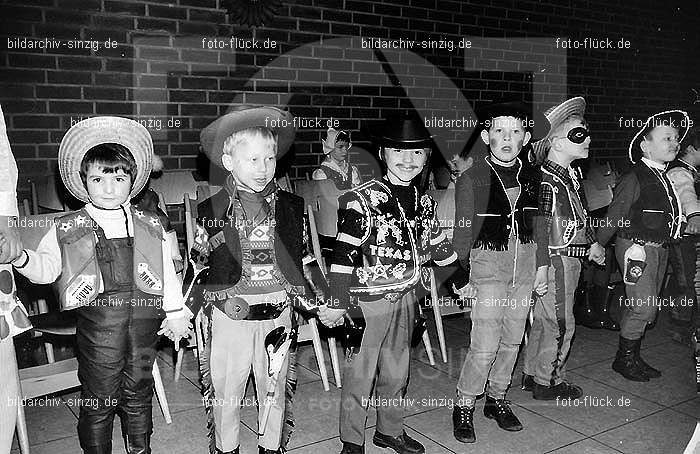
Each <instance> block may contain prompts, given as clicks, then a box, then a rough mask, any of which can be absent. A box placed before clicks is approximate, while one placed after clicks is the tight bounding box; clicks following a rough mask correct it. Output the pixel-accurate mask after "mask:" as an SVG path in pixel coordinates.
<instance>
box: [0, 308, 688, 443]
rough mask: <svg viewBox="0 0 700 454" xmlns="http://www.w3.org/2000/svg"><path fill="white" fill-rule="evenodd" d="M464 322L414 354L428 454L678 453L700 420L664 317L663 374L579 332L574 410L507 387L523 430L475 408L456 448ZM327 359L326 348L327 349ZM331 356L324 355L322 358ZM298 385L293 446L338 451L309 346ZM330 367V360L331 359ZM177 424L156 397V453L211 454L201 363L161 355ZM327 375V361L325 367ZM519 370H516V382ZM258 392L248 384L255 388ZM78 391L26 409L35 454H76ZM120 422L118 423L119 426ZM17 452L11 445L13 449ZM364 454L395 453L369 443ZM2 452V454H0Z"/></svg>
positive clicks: (660, 331) (411, 393)
mask: <svg viewBox="0 0 700 454" xmlns="http://www.w3.org/2000/svg"><path fill="white" fill-rule="evenodd" d="M466 323H467V321H466V319H465V318H464V317H462V316H453V317H450V318H447V319H445V332H446V337H447V345H448V362H447V363H443V362H442V361H441V360H440V354H439V351H438V349H437V345H438V343H437V338H436V336H435V330H434V328H431V335H432V339H433V346H434V353H435V357H436V360H437V361H438V362H437V364H436V365H435V366H431V365H430V364H429V361H428V359H427V355H426V354H425V350H424V349H423V348H422V346H421V347H419V348H417V349H416V350H415V351H414V358H413V360H412V364H411V383H410V385H409V390H408V395H407V398H414V399H415V404H414V405H412V406H410V407H409V408H407V412H406V420H405V422H406V427H407V431H408V433H409V434H410V435H411V436H413V437H415V438H416V439H418V440H420V441H421V442H422V443H423V444H424V445H425V447H426V452H427V453H429V454H437V453H549V452H551V453H577V454H578V453H615V452H624V453H644V454H653V453H663V454H667V453H681V452H683V449H684V448H685V446H686V444H687V443H688V441H689V440H690V437H691V435H692V433H693V430H694V429H695V425H696V423H697V422H698V420H699V419H700V397H699V396H698V395H697V394H696V393H695V388H694V369H693V367H692V363H691V356H690V355H691V352H690V348H689V347H683V346H681V345H679V344H676V343H674V342H671V341H670V340H669V337H668V333H667V330H666V324H665V317H663V315H662V317H660V321H659V323H658V324H657V326H656V327H655V328H654V329H653V330H652V331H650V332H649V333H648V335H647V336H646V339H645V342H644V350H643V354H644V356H645V358H646V359H647V361H648V362H649V363H651V364H653V365H655V366H658V367H661V368H662V369H663V371H664V375H663V377H662V378H660V379H658V380H654V381H651V382H649V383H642V384H635V383H633V382H630V381H627V380H625V379H623V378H622V377H620V376H619V375H617V374H615V373H614V372H612V370H611V369H610V363H611V361H612V358H613V357H614V355H615V350H616V347H617V333H613V332H608V331H594V330H589V329H586V328H582V327H578V328H577V334H576V338H575V340H574V345H573V348H572V353H571V357H570V359H569V363H568V364H569V371H570V374H569V380H570V381H572V382H575V383H577V384H579V385H580V386H582V388H583V389H584V392H585V396H586V400H582V401H580V402H578V405H567V406H564V405H563V403H562V402H559V403H557V402H556V401H553V402H542V401H535V400H533V399H532V398H531V396H530V395H528V394H526V393H524V392H523V391H521V390H520V389H519V387H517V386H516V387H514V388H513V389H511V390H510V392H509V394H508V397H509V399H511V400H512V402H513V405H514V410H515V412H516V414H517V415H518V416H519V417H520V419H521V420H522V422H523V425H524V426H525V429H524V430H523V431H521V432H517V433H508V432H504V431H502V430H500V429H499V428H498V427H497V426H496V424H495V423H494V422H493V421H491V420H488V419H486V418H485V417H484V416H483V414H482V413H481V405H482V403H481V401H480V402H479V403H478V404H477V412H476V413H475V425H476V430H477V437H478V441H477V442H476V443H475V444H473V445H465V444H461V443H459V442H457V441H456V440H455V439H454V438H453V436H452V426H451V410H450V409H449V408H445V404H446V403H448V402H449V401H450V399H451V398H452V397H453V394H454V388H455V384H456V381H457V378H458V377H459V373H460V370H461V366H462V361H463V359H464V356H465V351H466V347H467V345H468V338H467V328H466V326H467V325H466ZM326 353H327V352H326ZM326 358H328V355H327V354H326ZM299 362H300V373H299V387H298V390H297V394H296V403H295V413H296V415H297V430H296V432H295V433H294V435H293V436H292V439H291V442H290V446H289V449H290V451H289V452H291V453H295V454H303V453H309V454H312V453H313V454H316V453H324V454H325V453H338V452H339V451H340V447H341V443H340V441H339V438H338V408H339V397H340V390H338V389H337V388H335V387H333V386H332V387H331V391H330V392H324V391H323V387H322V384H321V379H320V377H319V375H318V373H317V368H316V365H315V363H314V355H313V350H312V348H311V346H310V345H306V346H303V347H301V351H300V361H299ZM326 362H327V363H328V359H326ZM159 364H160V365H161V371H162V374H163V378H164V381H165V387H166V392H167V395H168V401H169V404H170V409H171V412H172V417H173V423H172V424H171V425H166V424H165V421H164V419H163V417H162V415H161V414H160V411H159V409H158V406H157V405H158V404H157V403H156V402H155V401H154V424H155V429H154V431H155V432H154V436H153V442H152V446H153V452H154V453H155V454H161V453H163V454H191V453H200V454H204V453H205V452H206V447H207V440H206V431H205V417H204V410H203V408H202V406H201V397H200V394H199V390H198V387H197V382H198V373H197V369H196V361H195V359H194V356H193V355H192V354H191V353H188V354H187V355H186V363H185V365H184V367H183V377H182V378H181V379H180V381H179V382H177V383H175V382H174V381H173V377H172V375H173V368H172V359H171V358H170V356H169V352H167V350H166V351H164V352H161V357H160V359H159ZM328 367H329V370H330V364H328ZM520 370H521V365H520V364H519V365H518V366H517V367H516V375H515V377H516V384H519V382H520ZM251 389H252V386H250V387H249V391H251ZM76 396H77V394H76V393H75V392H73V393H68V394H63V395H61V396H59V397H60V399H61V400H55V399H54V400H52V401H51V402H53V403H54V405H53V406H50V407H43V408H39V407H34V408H27V422H28V426H29V437H30V441H31V443H32V448H31V452H32V454H63V453H66V454H78V453H80V449H79V446H78V440H77V436H76V434H75V425H76V421H77V420H76V414H77V408H75V407H74V406H72V405H69V404H70V403H71V398H75V397H76ZM255 419H256V417H255V411H254V409H253V408H248V409H245V410H244V411H243V424H244V428H243V429H242V434H243V435H242V442H241V444H242V449H241V452H242V453H244V454H248V453H257V450H256V449H255V447H256V444H257V442H256V438H255V435H254V428H255V426H256V422H255ZM375 421H376V417H375V414H374V411H373V410H371V411H370V415H369V418H368V420H367V431H366V438H367V439H368V440H371V437H372V434H373V433H374V424H375ZM116 426H118V424H116ZM114 446H115V448H114V449H115V452H123V448H122V446H123V445H122V441H121V436H120V434H119V431H118V429H116V428H115V431H114ZM18 452H19V451H18V450H17V449H16V446H15V449H13V451H12V453H13V454H14V453H18ZM367 452H368V453H387V454H388V453H390V452H393V451H390V450H385V449H379V448H376V447H375V446H373V445H372V444H371V441H370V442H369V443H368V446H367ZM0 454H2V453H0Z"/></svg>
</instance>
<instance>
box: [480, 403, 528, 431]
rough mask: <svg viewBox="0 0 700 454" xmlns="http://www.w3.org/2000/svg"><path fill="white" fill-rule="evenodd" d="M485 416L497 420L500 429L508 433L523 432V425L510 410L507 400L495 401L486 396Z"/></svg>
mask: <svg viewBox="0 0 700 454" xmlns="http://www.w3.org/2000/svg"><path fill="white" fill-rule="evenodd" d="M484 416H486V417H487V418H489V419H495V420H496V423H498V427H500V428H501V429H503V430H507V431H508V432H517V431H519V430H523V425H522V424H521V423H520V420H519V419H518V417H517V416H515V415H514V414H513V410H511V408H510V402H508V401H507V400H505V399H494V398H493V397H490V396H486V403H485V404H484Z"/></svg>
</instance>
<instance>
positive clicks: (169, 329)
mask: <svg viewBox="0 0 700 454" xmlns="http://www.w3.org/2000/svg"><path fill="white" fill-rule="evenodd" d="M191 329H192V325H191V324H190V321H189V320H188V319H187V318H186V317H179V318H175V319H165V320H163V323H162V324H161V325H160V330H159V331H158V334H162V335H165V336H166V337H167V338H168V339H170V340H171V341H173V342H174V343H175V349H176V350H178V349H179V346H180V340H181V339H182V338H188V337H190V331H191Z"/></svg>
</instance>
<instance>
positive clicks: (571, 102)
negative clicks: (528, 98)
mask: <svg viewBox="0 0 700 454" xmlns="http://www.w3.org/2000/svg"><path fill="white" fill-rule="evenodd" d="M585 113H586V100H585V99H583V98H582V97H581V96H577V97H575V98H571V99H567V100H566V101H564V102H563V103H561V104H559V105H556V106H554V107H550V108H549V109H547V110H546V111H545V112H544V116H545V117H546V119H547V122H548V123H549V131H548V132H547V134H546V135H545V136H544V137H542V139H540V140H538V141H536V142H534V143H533V144H532V149H533V151H534V154H535V161H536V162H538V163H541V162H542V161H544V158H545V157H546V155H547V151H548V150H549V146H550V143H549V139H551V137H552V132H554V130H556V129H557V128H558V127H559V126H560V125H561V124H562V123H563V122H564V120H566V119H567V118H569V116H571V115H574V114H575V115H579V116H580V117H582V118H583V116H584V114H585Z"/></svg>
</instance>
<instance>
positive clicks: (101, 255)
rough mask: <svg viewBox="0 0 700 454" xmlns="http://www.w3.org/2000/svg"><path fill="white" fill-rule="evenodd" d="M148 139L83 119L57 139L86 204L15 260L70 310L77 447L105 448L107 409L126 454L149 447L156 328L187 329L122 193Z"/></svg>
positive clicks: (146, 155)
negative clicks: (77, 388)
mask: <svg viewBox="0 0 700 454" xmlns="http://www.w3.org/2000/svg"><path fill="white" fill-rule="evenodd" d="M152 156H153V143H152V141H151V136H150V134H149V133H148V131H147V130H146V128H144V127H143V126H142V125H140V124H139V123H138V122H136V121H133V120H129V119H126V118H121V117H96V118H90V119H87V120H83V121H81V122H79V123H77V124H76V125H74V126H73V127H72V128H71V129H69V130H68V132H67V133H66V135H65V136H64V137H63V140H62V141H61V145H60V147H59V151H58V165H59V171H60V173H61V178H62V179H63V183H64V184H65V186H66V188H68V190H69V191H70V192H71V194H73V195H74V196H75V197H76V198H77V199H78V200H80V201H82V202H84V203H85V206H84V207H83V208H82V209H80V210H78V211H76V212H74V213H71V214H67V215H64V216H62V217H59V218H57V220H56V228H55V229H51V230H49V232H48V233H47V234H46V235H45V236H44V237H43V238H42V240H41V242H40V243H39V246H38V248H37V250H36V251H27V250H25V251H24V253H23V254H22V257H20V258H19V259H17V260H16V261H15V262H13V265H14V266H15V269H16V270H17V271H18V272H19V273H21V274H23V275H24V276H26V277H27V278H29V279H30V280H31V281H32V282H35V283H41V284H47V283H51V282H54V281H56V280H57V279H58V281H57V283H56V286H57V293H58V295H59V302H60V304H61V307H62V308H63V309H76V316H77V345H78V377H79V379H80V383H81V385H82V393H81V400H82V402H83V405H81V407H80V416H79V418H78V436H79V439H80V446H81V448H82V449H83V451H84V452H85V453H90V454H106V453H111V452H112V423H113V420H114V415H115V413H119V415H120V417H121V422H122V434H123V436H124V441H125V445H126V449H127V452H128V453H129V454H137V453H139V454H144V453H150V452H151V450H150V435H151V432H152V430H153V422H152V419H151V400H152V397H153V377H152V375H151V370H152V368H153V362H154V361H155V355H156V343H157V341H158V335H157V334H160V332H158V326H159V324H160V319H161V315H160V312H161V311H160V308H161V307H162V310H163V311H164V312H165V316H166V320H164V321H163V329H162V330H161V332H165V333H166V334H168V337H170V338H172V339H173V340H175V341H178V340H179V339H180V338H181V337H183V336H184V335H186V333H187V331H188V329H189V316H190V315H191V314H190V313H189V311H188V310H187V309H186V308H185V307H184V304H183V298H182V293H181V290H180V287H181V284H180V281H179V279H178V278H177V275H176V274H175V268H174V266H173V261H172V256H171V252H170V251H171V245H170V244H168V240H167V237H166V236H165V232H164V230H163V227H162V226H161V224H160V221H159V220H158V216H157V215H156V214H155V213H149V212H146V211H143V210H139V209H137V208H135V207H134V206H132V205H131V204H130V202H129V201H130V199H131V198H132V197H133V196H134V195H136V194H138V193H139V192H140V191H141V189H143V187H144V185H145V184H146V181H147V180H148V177H149V175H150V173H151V161H152Z"/></svg>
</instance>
